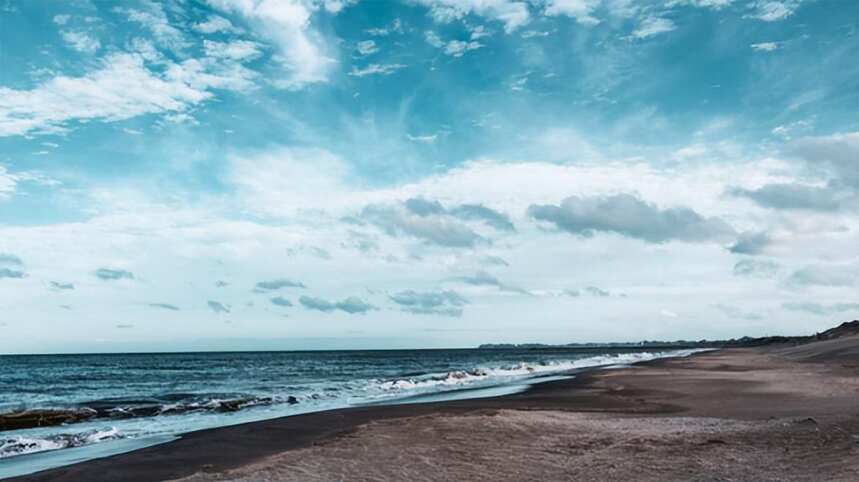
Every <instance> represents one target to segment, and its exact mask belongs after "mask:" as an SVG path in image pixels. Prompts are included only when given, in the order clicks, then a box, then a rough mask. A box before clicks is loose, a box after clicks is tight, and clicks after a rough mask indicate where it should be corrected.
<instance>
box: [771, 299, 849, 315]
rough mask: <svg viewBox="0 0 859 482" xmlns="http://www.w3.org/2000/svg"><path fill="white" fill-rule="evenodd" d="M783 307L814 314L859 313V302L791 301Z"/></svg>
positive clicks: (783, 304)
mask: <svg viewBox="0 0 859 482" xmlns="http://www.w3.org/2000/svg"><path fill="white" fill-rule="evenodd" d="M781 306H782V308H784V309H786V310H789V311H801V312H805V313H811V314H813V315H820V316H826V315H835V314H839V313H847V312H857V313H859V303H831V304H821V303H813V302H804V303H802V302H799V303H797V302H791V303H782V305H781Z"/></svg>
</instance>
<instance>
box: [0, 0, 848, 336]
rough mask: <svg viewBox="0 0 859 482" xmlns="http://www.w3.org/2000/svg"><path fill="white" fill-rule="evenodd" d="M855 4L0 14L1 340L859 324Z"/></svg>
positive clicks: (586, 0) (527, 1)
mask: <svg viewBox="0 0 859 482" xmlns="http://www.w3.org/2000/svg"><path fill="white" fill-rule="evenodd" d="M857 25H859V3H857V2H856V1H854V0H817V1H815V0H784V1H769V0H751V1H749V0H654V1H632V0H403V1H395V0H390V1H378V0H377V1H368V0H325V1H323V0H283V1H274V0H205V1H204V0H199V1H182V0H165V1H162V2H154V1H146V0H144V1H135V2H132V1H122V2H109V1H87V0H70V1H68V2H53V1H17V0H0V353H56V352H112V351H120V352H121V351H175V350H247V349H336V348H404V347H425V348H431V347H469V346H476V345H477V344H480V343H495V342H512V343H525V342H542V343H567V342H588V341H593V342H599V341H636V340H642V339H648V340H652V339H705V338H706V339H717V338H730V337H737V336H743V335H752V336H759V335H766V334H807V333H814V332H815V331H820V330H824V329H826V328H829V327H831V326H833V325H835V324H838V323H840V322H842V321H847V320H850V319H854V318H857V317H859V60H857V59H859V38H857Z"/></svg>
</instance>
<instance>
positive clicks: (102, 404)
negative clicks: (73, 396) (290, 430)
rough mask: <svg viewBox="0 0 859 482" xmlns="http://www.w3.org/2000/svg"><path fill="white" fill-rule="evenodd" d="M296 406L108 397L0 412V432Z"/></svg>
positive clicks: (198, 397) (271, 400) (248, 400)
mask: <svg viewBox="0 0 859 482" xmlns="http://www.w3.org/2000/svg"><path fill="white" fill-rule="evenodd" d="M279 403H286V404H295V403H298V399H297V398H296V397H294V396H287V397H276V396H253V395H243V394H238V395H236V394H232V395H224V394H186V393H171V394H166V395H163V396H160V397H153V398H142V399H124V398H107V399H100V400H93V401H90V402H84V403H80V404H78V405H77V406H75V407H72V408H38V409H31V410H26V409H25V410H17V411H13V412H6V413H0V430H17V429H27V428H35V427H51V426H57V425H67V424H70V423H78V422H85V421H92V420H99V419H113V420H122V419H128V418H139V417H156V416H160V415H181V414H185V413H189V412H220V413H223V412H237V411H239V410H244V409H246V408H250V407H258V406H265V405H274V404H279Z"/></svg>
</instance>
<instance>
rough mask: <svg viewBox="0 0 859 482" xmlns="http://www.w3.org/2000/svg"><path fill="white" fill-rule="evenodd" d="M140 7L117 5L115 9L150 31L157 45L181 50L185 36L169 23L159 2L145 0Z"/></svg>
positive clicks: (186, 43)
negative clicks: (140, 8)
mask: <svg viewBox="0 0 859 482" xmlns="http://www.w3.org/2000/svg"><path fill="white" fill-rule="evenodd" d="M142 7H143V8H144V9H143V10H138V9H134V8H124V7H117V8H116V9H115V11H116V12H117V13H120V14H123V15H125V16H126V17H127V18H128V20H130V21H132V22H135V23H138V24H140V25H141V26H143V27H145V28H146V29H148V30H149V31H150V32H152V36H153V37H154V38H155V41H156V42H157V43H158V44H159V45H162V46H164V47H166V48H169V49H171V50H182V49H183V48H185V47H187V46H188V41H187V40H186V39H185V36H184V35H183V34H182V32H181V31H180V30H179V29H177V28H176V27H174V26H173V25H171V24H170V20H169V19H168V18H167V14H166V13H165V12H164V8H162V6H161V5H160V4H158V3H154V2H151V1H148V0H147V1H146V2H144V3H143V4H142Z"/></svg>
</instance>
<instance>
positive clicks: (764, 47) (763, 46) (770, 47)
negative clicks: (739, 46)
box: [751, 42, 778, 52]
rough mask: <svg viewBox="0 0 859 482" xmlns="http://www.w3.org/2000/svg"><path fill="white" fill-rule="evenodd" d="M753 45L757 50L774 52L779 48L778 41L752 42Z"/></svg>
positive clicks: (753, 48)
mask: <svg viewBox="0 0 859 482" xmlns="http://www.w3.org/2000/svg"><path fill="white" fill-rule="evenodd" d="M751 47H752V50H755V51H757V52H773V51H776V50H778V42H761V43H757V44H752V45H751Z"/></svg>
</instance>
